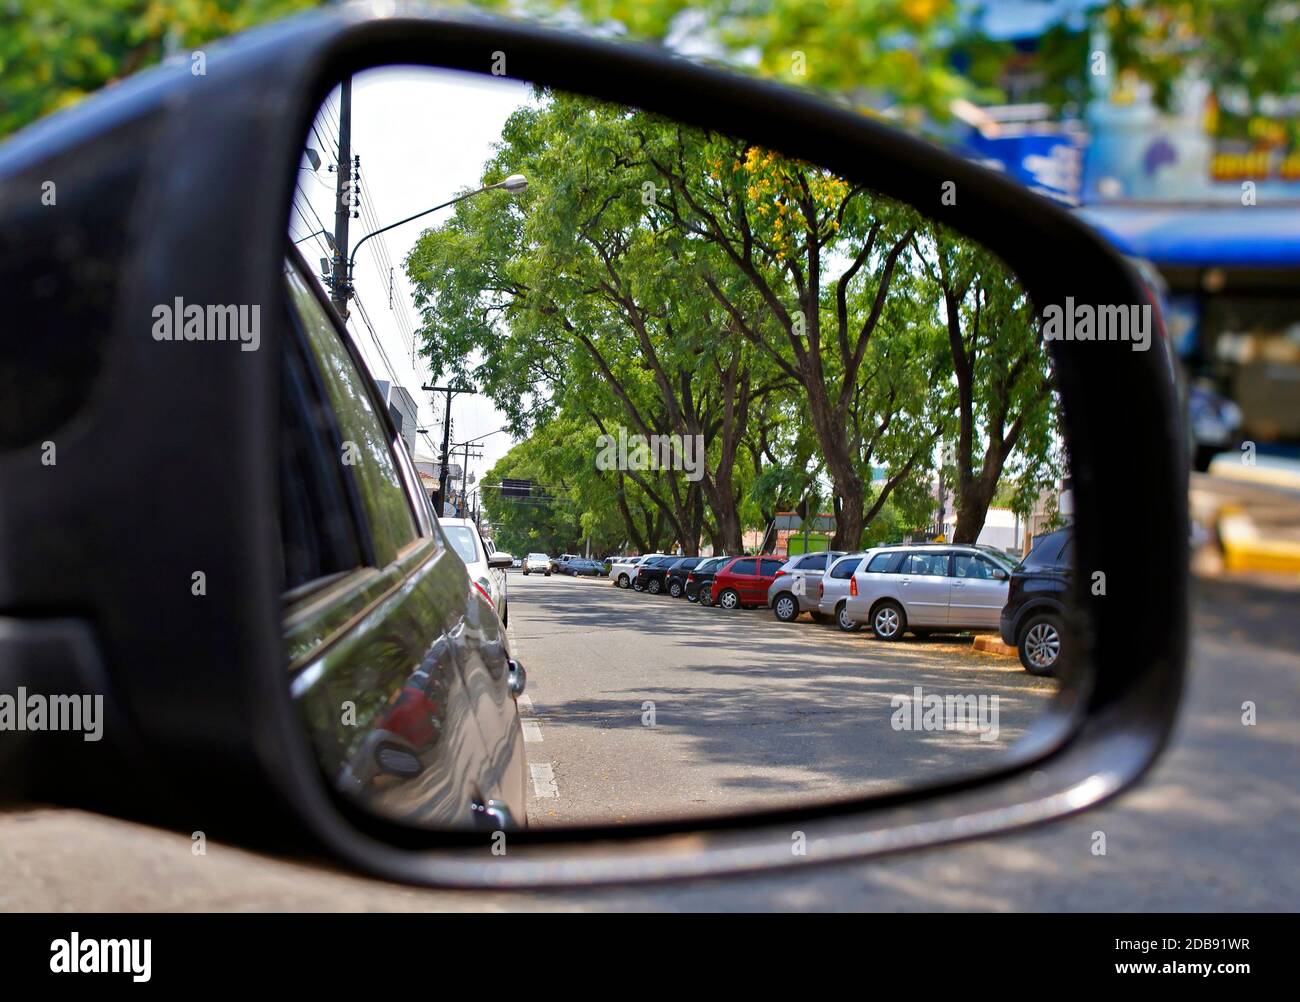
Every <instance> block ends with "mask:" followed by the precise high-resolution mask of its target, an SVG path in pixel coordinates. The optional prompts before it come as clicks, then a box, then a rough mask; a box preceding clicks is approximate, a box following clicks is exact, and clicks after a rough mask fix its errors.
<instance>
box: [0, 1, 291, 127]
mask: <svg viewBox="0 0 1300 1002" xmlns="http://www.w3.org/2000/svg"><path fill="white" fill-rule="evenodd" d="M314 6H317V3H316V2H315V0H0V135H6V134H8V133H10V132H13V131H14V130H16V129H19V128H21V127H22V126H24V125H26V124H27V123H28V122H32V121H35V120H36V119H38V118H40V117H41V116H43V115H47V114H49V113H50V112H52V111H57V110H58V109H60V108H64V107H67V106H68V105H72V104H75V103H76V102H77V101H79V100H81V99H82V98H83V97H85V96H86V95H87V94H90V93H93V92H94V91H97V90H99V89H100V88H101V87H105V86H107V85H109V84H112V83H115V82H116V81H118V80H121V79H122V78H124V77H128V76H130V75H131V74H132V73H135V72H137V71H139V70H142V69H144V68H145V67H147V66H152V65H154V64H155V63H158V62H161V61H162V60H163V59H164V58H166V57H167V56H170V55H173V54H181V53H184V52H186V51H188V50H192V49H194V48H196V47H198V46H201V45H203V44H204V43H206V42H209V41H212V40H213V39H217V38H221V37H223V36H225V35H231V34H234V33H236V32H239V31H243V30H244V29H246V28H249V27H252V26H253V25H255V24H260V23H262V22H264V21H269V20H272V19H274V18H277V17H282V16H284V15H285V14H290V13H293V12H294V11H300V10H304V9H306V8H309V7H314Z"/></svg>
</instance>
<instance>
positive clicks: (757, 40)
mask: <svg viewBox="0 0 1300 1002" xmlns="http://www.w3.org/2000/svg"><path fill="white" fill-rule="evenodd" d="M465 2H468V3H471V4H472V5H473V6H476V7H485V8H490V9H493V10H497V11H500V10H505V9H512V10H515V11H518V12H520V13H524V14H529V15H534V16H539V17H546V18H551V19H555V20H558V21H560V22H561V23H568V24H572V23H573V22H574V21H575V20H581V21H585V22H587V23H589V24H591V25H592V26H594V27H595V28H597V29H598V30H603V31H608V32H610V33H615V34H625V35H627V36H629V37H632V38H636V39H641V40H649V41H653V42H658V43H661V44H667V45H671V46H674V47H684V48H686V49H688V50H689V51H691V52H692V53H696V54H705V55H708V56H711V57H713V58H717V59H720V60H725V61H727V62H729V63H730V64H732V65H735V66H737V67H739V68H741V69H746V70H749V71H752V72H755V73H757V74H759V75H762V76H765V77H770V78H774V79H777V80H782V81H784V82H787V83H791V84H796V85H801V86H810V87H815V88H819V89H822V90H826V91H830V92H834V93H837V94H840V95H844V96H845V97H846V98H847V99H848V100H850V101H851V102H852V103H854V104H856V105H857V106H859V107H861V108H862V109H863V110H866V111H869V112H871V113H879V114H887V115H889V116H890V117H892V118H895V119H899V120H901V121H903V122H906V123H908V124H912V125H919V124H921V123H922V122H924V121H926V120H935V119H939V120H942V119H944V118H946V117H947V116H948V113H949V106H950V104H951V102H952V99H953V98H955V97H959V96H964V97H969V98H972V99H975V100H980V99H984V100H988V101H998V100H1002V99H1003V95H1001V94H1000V93H999V92H998V89H997V86H998V83H999V74H1000V72H1001V69H1002V67H1003V66H1004V65H1005V61H1006V59H1008V58H1013V56H1014V49H1013V46H1011V45H1010V44H1008V43H1000V42H994V41H990V40H988V39H983V38H980V37H979V36H978V35H975V34H972V33H971V32H970V30H969V29H966V28H964V27H963V24H964V22H963V19H962V18H961V17H959V9H958V8H959V4H958V2H957V0H519V2H518V3H514V4H511V3H507V2H506V0H451V2H450V3H447V4H445V5H446V6H458V5H460V4H461V3H465ZM319 5H320V4H319V0H93V2H87V0H0V135H4V134H7V133H9V132H12V131H14V130H15V129H18V128H21V127H22V126H23V125H25V124H27V123H28V122H31V121H34V120H35V119H37V118H39V117H41V116H42V115H45V114H48V113H49V112H51V111H55V110H57V109H59V108H62V107H66V106H67V105H70V104H73V103H75V102H76V101H78V100H80V99H81V98H82V97H84V96H85V95H87V94H89V93H91V92H93V91H95V90H98V89H99V88H101V87H104V86H106V85H109V84H111V83H113V82H114V81H117V80H120V79H122V78H124V77H126V76H129V75H130V74H132V73H135V72H137V71H139V70H141V69H143V68H145V67H147V66H150V65H153V64H155V63H157V62H159V61H161V60H162V59H164V58H166V57H167V56H169V55H175V54H181V53H183V52H185V51H187V50H191V49H194V48H196V47H199V46H201V45H203V44H204V43H207V42H210V41H212V40H214V39H218V38H220V37H222V36H225V35H229V34H233V33H235V32H238V31H242V30H244V29H246V28H249V27H252V26H254V25H257V24H260V23H262V22H265V21H269V20H272V19H275V18H278V17H282V16H284V15H287V14H290V13H293V12H296V11H301V10H305V9H308V8H311V7H315V6H319ZM1088 17H1089V18H1092V19H1099V20H1100V22H1101V23H1102V24H1103V25H1104V26H1105V28H1106V29H1107V31H1108V33H1109V35H1110V50H1111V55H1110V58H1111V60H1112V62H1113V72H1115V73H1117V74H1119V79H1120V81H1121V84H1122V85H1123V86H1128V85H1131V84H1133V83H1135V82H1136V81H1145V82H1147V83H1149V84H1150V85H1151V86H1152V88H1153V90H1154V92H1155V95H1156V98H1157V100H1158V101H1160V102H1162V103H1167V101H1168V99H1169V97H1170V94H1171V92H1172V90H1173V87H1174V83H1175V81H1176V79H1177V77H1178V75H1179V74H1180V73H1181V72H1182V71H1183V70H1184V69H1185V68H1187V67H1189V66H1190V67H1193V68H1194V69H1195V70H1196V71H1197V72H1198V73H1200V74H1201V75H1203V76H1204V77H1206V78H1207V79H1209V80H1210V81H1211V82H1212V83H1214V84H1215V85H1216V87H1222V88H1228V89H1237V90H1240V91H1241V92H1243V93H1246V94H1248V95H1249V96H1252V97H1258V96H1260V95H1264V94H1275V95H1282V96H1286V95H1291V94H1294V93H1296V92H1297V89H1298V87H1300V60H1298V59H1296V57H1295V52H1296V51H1297V48H1300V5H1298V4H1296V3H1294V2H1290V3H1281V2H1272V3H1269V2H1261V0H1106V2H1099V3H1097V4H1096V5H1095V6H1094V7H1092V8H1091V9H1090V10H1089V11H1088ZM1077 29H1078V24H1077V23H1076V24H1071V25H1065V24H1061V25H1057V26H1055V27H1053V28H1051V29H1050V30H1049V31H1048V32H1047V33H1046V35H1045V36H1044V37H1043V39H1042V40H1041V43H1040V45H1039V49H1038V52H1037V53H1036V55H1035V57H1034V68H1035V69H1034V72H1035V76H1036V78H1037V80H1038V89H1039V93H1037V94H1034V95H1033V96H1032V99H1035V100H1037V99H1043V100H1048V101H1050V102H1052V103H1053V104H1055V105H1056V106H1058V107H1059V106H1064V105H1070V104H1075V105H1077V104H1079V103H1081V102H1082V101H1084V100H1086V97H1087V94H1088V72H1089V69H1088V67H1089V55H1090V52H1091V47H1092V40H1091V38H1090V37H1089V33H1088V31H1087V30H1083V31H1080V30H1077ZM954 54H956V55H958V56H959V58H957V59H953V58H951V57H952V56H953V55H954ZM959 66H960V67H961V68H960V69H958V67H959Z"/></svg>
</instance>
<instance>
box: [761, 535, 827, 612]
mask: <svg viewBox="0 0 1300 1002" xmlns="http://www.w3.org/2000/svg"><path fill="white" fill-rule="evenodd" d="M840 556H843V551H842V550H823V551H822V552H821V553H800V554H798V555H796V556H793V557H791V558H790V559H789V560H787V561H786V562H785V563H784V564H782V565H781V569H780V570H779V571H777V572H776V580H774V581H773V582H772V584H771V585H770V586H769V587H768V589H767V604H768V607H769V608H770V609H771V610H772V614H773V615H774V616H776V618H777V619H779V620H781V622H783V623H789V622H792V621H793V620H796V619H798V618H799V613H801V612H808V611H810V610H813V611H815V610H816V609H817V599H818V591H817V586H818V585H819V584H820V583H821V578H822V574H824V573H825V571H826V567H827V565H828V564H829V563H832V562H833V561H834V560H835V558H836V557H840Z"/></svg>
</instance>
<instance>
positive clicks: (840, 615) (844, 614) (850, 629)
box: [835, 602, 862, 633]
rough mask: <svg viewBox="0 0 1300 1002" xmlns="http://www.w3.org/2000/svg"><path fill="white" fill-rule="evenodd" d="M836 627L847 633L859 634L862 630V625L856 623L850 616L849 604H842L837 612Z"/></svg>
mask: <svg viewBox="0 0 1300 1002" xmlns="http://www.w3.org/2000/svg"><path fill="white" fill-rule="evenodd" d="M835 625H836V626H838V627H839V628H840V629H841V630H843V631H844V632H845V633H857V632H858V631H859V630H860V629H862V624H861V623H858V622H856V621H854V619H853V618H852V617H851V616H849V604H848V603H847V602H841V603H840V604H839V607H838V608H837V609H836V610H835Z"/></svg>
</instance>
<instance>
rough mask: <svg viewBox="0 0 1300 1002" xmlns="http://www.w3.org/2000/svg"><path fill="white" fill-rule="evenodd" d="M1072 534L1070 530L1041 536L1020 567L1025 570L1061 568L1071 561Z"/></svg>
mask: <svg viewBox="0 0 1300 1002" xmlns="http://www.w3.org/2000/svg"><path fill="white" fill-rule="evenodd" d="M1069 542H1070V532H1069V530H1068V529H1058V530H1057V531H1056V532H1049V533H1048V534H1047V535H1045V536H1039V537H1038V538H1037V539H1035V540H1034V545H1033V547H1032V548H1031V549H1030V551H1029V554H1028V556H1026V557H1025V559H1024V560H1022V561H1021V562H1020V566H1021V567H1022V568H1023V569H1025V570H1035V569H1041V568H1045V567H1061V566H1063V565H1065V564H1067V563H1069V560H1070V547H1069Z"/></svg>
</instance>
